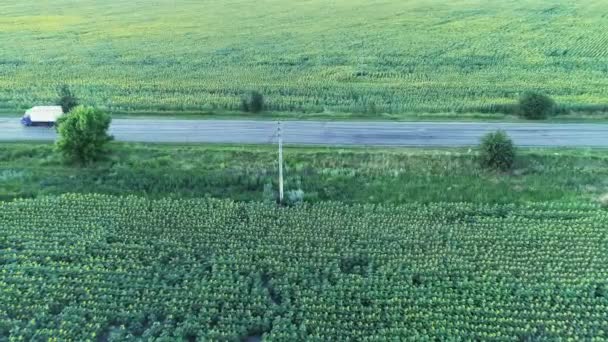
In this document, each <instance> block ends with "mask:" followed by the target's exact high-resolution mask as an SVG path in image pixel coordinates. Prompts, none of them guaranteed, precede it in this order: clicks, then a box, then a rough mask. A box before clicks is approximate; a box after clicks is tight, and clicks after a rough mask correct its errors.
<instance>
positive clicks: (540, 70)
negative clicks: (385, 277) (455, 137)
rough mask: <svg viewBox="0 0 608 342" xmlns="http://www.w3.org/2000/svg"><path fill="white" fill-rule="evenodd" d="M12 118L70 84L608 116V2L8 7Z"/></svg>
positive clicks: (209, 107)
mask: <svg viewBox="0 0 608 342" xmlns="http://www.w3.org/2000/svg"><path fill="white" fill-rule="evenodd" d="M0 13H1V14H2V15H1V16H0V46H1V47H2V48H1V49H0V111H4V112H11V113H13V114H14V112H15V111H16V110H19V109H22V108H26V107H29V106H32V105H37V104H38V105H39V104H45V103H48V102H53V101H55V98H56V88H57V86H58V85H60V84H67V85H69V86H70V87H71V88H72V89H73V91H74V92H75V93H76V94H77V95H78V97H79V98H80V99H81V101H83V102H84V103H87V104H90V105H95V106H98V107H103V108H105V109H108V110H110V111H113V112H130V113H135V112H146V113H155V112H177V113H179V112H201V111H202V112H213V113H218V114H222V113H227V112H230V111H233V112H234V111H238V110H239V108H240V103H241V98H242V97H243V96H245V95H246V94H247V93H248V92H250V91H253V90H255V91H259V92H261V93H262V94H264V97H265V103H266V104H267V108H266V109H268V110H270V111H275V112H281V113H307V114H310V113H323V114H324V115H327V116H329V117H331V116H332V115H336V114H339V113H347V114H357V115H369V116H370V117H372V118H373V117H375V116H379V115H380V114H384V113H390V114H394V115H409V114H429V113H430V114H433V113H466V112H483V113H488V112H489V113H493V112H495V111H500V110H504V109H505V108H509V106H510V105H511V104H512V103H515V102H516V100H517V98H518V96H519V94H521V93H523V92H524V91H527V90H537V91H540V92H543V93H546V94H548V95H550V96H552V97H553V98H555V99H556V100H557V102H558V103H559V104H560V105H561V106H562V107H563V108H562V109H564V111H569V110H572V111H575V112H576V111H585V110H587V111H598V110H604V111H607V110H608V105H607V103H608V38H607V37H608V36H607V35H606V34H605V32H607V31H608V21H607V20H606V17H607V15H608V7H607V6H606V5H605V0H578V1H563V0H527V1H513V0H511V1H479V0H450V1H447V2H446V1H441V0H425V1H418V0H399V1H381V0H334V1H326V0H309V1H300V0H255V1H254V0H231V1H225V0H221V1H220V0H208V1H197V0H156V1H119V0H106V1H93V0H78V1H75V0H53V1H40V0H21V1H2V2H0Z"/></svg>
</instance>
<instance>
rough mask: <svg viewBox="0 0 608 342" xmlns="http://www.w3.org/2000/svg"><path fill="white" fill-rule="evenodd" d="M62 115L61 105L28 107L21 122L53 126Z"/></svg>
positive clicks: (30, 124) (26, 124)
mask: <svg viewBox="0 0 608 342" xmlns="http://www.w3.org/2000/svg"><path fill="white" fill-rule="evenodd" d="M62 115H63V110H62V109H61V106H37V107H33V108H31V109H28V110H27V111H26V112H25V114H24V115H23V117H22V118H21V123H22V124H23V125H24V126H49V127H51V126H53V125H55V123H56V122H57V119H59V117H60V116H62Z"/></svg>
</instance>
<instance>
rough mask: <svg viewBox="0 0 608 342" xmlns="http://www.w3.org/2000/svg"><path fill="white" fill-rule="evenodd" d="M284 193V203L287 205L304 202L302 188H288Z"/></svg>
mask: <svg viewBox="0 0 608 342" xmlns="http://www.w3.org/2000/svg"><path fill="white" fill-rule="evenodd" d="M285 195H286V196H285V204H287V205H299V204H302V203H304V191H303V190H302V189H298V190H289V191H287V193H286V194H285Z"/></svg>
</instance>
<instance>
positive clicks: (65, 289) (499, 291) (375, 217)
mask: <svg viewBox="0 0 608 342" xmlns="http://www.w3.org/2000/svg"><path fill="white" fill-rule="evenodd" d="M607 226H608V212H606V211H604V210H602V209H600V208H599V206H596V205H594V204H571V203H537V204H527V205H483V204H465V203H436V204H426V205H423V204H408V205H400V206H393V205H344V204H339V203H331V202H325V203H320V204H315V205H308V204H304V205H300V206H295V207H277V206H274V205H271V204H263V203H253V202H250V203H244V202H242V203H239V202H233V201H230V200H214V199H204V200H202V199H200V200H170V199H161V200H148V199H144V198H139V197H112V196H107V195H76V194H67V195H62V196H58V197H40V198H38V199H30V200H15V201H12V202H6V203H3V204H0V227H2V229H0V294H1V295H0V340H9V341H30V340H35V341H39V340H48V341H68V340H74V341H76V340H77V341H119V340H120V341H123V340H133V341H138V340H157V341H175V340H184V341H211V340H212V341H240V340H249V341H254V340H259V339H263V340H264V341H339V340H352V341H403V340H411V341H424V340H430V339H436V340H450V339H451V340H484V341H487V340H494V341H501V340H504V341H511V340H516V339H523V340H543V339H544V340H560V339H561V340H568V339H571V340H575V339H576V340H588V341H592V340H597V341H599V340H605V339H606V338H608V231H607V229H606V227H607Z"/></svg>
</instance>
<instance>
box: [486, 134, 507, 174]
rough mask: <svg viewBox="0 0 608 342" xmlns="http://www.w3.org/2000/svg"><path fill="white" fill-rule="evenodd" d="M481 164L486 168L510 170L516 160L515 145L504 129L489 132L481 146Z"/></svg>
mask: <svg viewBox="0 0 608 342" xmlns="http://www.w3.org/2000/svg"><path fill="white" fill-rule="evenodd" d="M479 149H480V151H479V159H480V164H481V166H482V167H483V168H486V169H495V170H500V171H508V170H510V169H511V168H512V167H513V163H514V162H515V146H514V145H513V141H512V140H511V138H509V136H508V135H507V134H506V133H505V132H503V131H497V132H493V133H488V134H486V135H485V136H483V138H482V139H481V144H480V146H479Z"/></svg>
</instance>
